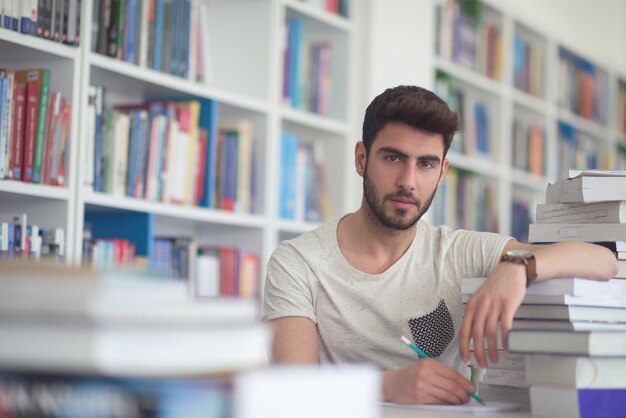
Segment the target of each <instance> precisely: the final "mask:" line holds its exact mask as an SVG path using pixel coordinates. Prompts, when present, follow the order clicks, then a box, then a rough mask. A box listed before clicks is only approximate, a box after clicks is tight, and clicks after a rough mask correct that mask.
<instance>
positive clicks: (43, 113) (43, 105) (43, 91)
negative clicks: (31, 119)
mask: <svg viewBox="0 0 626 418" xmlns="http://www.w3.org/2000/svg"><path fill="white" fill-rule="evenodd" d="M40 77H41V84H40V87H39V110H38V111H37V131H36V134H35V148H34V150H33V183H41V160H42V156H43V148H44V139H45V136H46V120H47V114H48V96H49V94H50V70H49V69H47V68H43V69H41V74H40Z"/></svg>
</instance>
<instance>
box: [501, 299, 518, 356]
mask: <svg viewBox="0 0 626 418" xmlns="http://www.w3.org/2000/svg"><path fill="white" fill-rule="evenodd" d="M516 310H517V308H515V309H513V308H505V309H504V311H503V312H502V314H501V316H500V333H501V334H502V347H504V349H505V350H508V344H507V334H508V332H509V330H510V329H511V328H513V317H514V316H515V311H516Z"/></svg>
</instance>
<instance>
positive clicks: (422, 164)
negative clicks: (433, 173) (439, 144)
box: [419, 160, 435, 169]
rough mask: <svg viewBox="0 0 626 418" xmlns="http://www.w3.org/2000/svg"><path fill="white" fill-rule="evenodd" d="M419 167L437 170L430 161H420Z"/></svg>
mask: <svg viewBox="0 0 626 418" xmlns="http://www.w3.org/2000/svg"><path fill="white" fill-rule="evenodd" d="M419 166H420V167H421V168H425V169H431V168H435V164H434V163H433V162H432V161H428V160H424V161H420V162H419Z"/></svg>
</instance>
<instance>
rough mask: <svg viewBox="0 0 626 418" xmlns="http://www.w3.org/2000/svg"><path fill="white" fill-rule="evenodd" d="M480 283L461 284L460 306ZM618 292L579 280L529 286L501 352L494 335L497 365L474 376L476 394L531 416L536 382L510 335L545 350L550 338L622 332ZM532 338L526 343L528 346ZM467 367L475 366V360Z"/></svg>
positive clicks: (625, 310)
mask: <svg viewBox="0 0 626 418" xmlns="http://www.w3.org/2000/svg"><path fill="white" fill-rule="evenodd" d="M483 281H484V278H465V279H463V283H462V292H463V302H464V303H465V302H467V300H469V298H470V297H471V295H472V294H473V293H474V292H475V291H476V290H477V289H478V287H480V285H481V284H482V282H483ZM619 289H620V285H619V284H618V283H617V280H611V281H608V282H600V281H594V280H587V279H581V278H563V279H553V280H549V281H545V282H537V283H534V284H533V285H531V286H530V287H529V288H528V289H527V291H526V296H525V297H524V300H523V302H522V305H521V306H520V307H519V309H518V310H517V311H516V313H515V317H514V320H513V329H512V330H511V331H510V333H509V340H508V341H509V343H508V344H507V346H506V347H504V346H502V345H501V341H502V338H501V336H500V335H499V336H498V351H499V352H498V358H499V361H498V363H495V364H489V365H488V367H487V368H486V369H483V370H481V371H480V372H479V373H478V379H477V382H476V384H477V386H478V393H479V395H480V396H481V397H482V398H483V399H484V400H487V401H507V402H514V403H518V404H520V405H521V406H522V408H523V409H531V410H532V411H533V415H535V409H534V408H535V406H534V404H533V389H532V387H533V385H534V384H536V383H538V382H537V381H535V380H534V377H533V376H534V375H532V374H531V375H529V370H531V369H530V367H529V365H528V362H529V361H530V360H529V359H530V358H531V357H532V356H525V354H529V351H526V350H527V349H528V347H526V348H524V349H520V347H519V346H518V345H515V344H512V343H511V339H510V335H525V334H526V333H528V334H530V335H539V336H540V337H543V336H545V337H546V338H548V339H547V341H548V342H547V344H548V345H549V338H550V336H551V335H553V336H565V335H570V334H571V335H578V334H580V335H583V334H585V333H588V332H591V331H594V332H609V333H611V332H618V333H619V332H622V333H626V307H622V306H620V304H621V298H620V294H619ZM533 338H534V337H529V338H528V344H530V345H531V346H532V344H533ZM538 338H539V337H538ZM557 338H558V337H557ZM472 365H473V366H476V365H477V363H476V362H475V360H472ZM622 380H624V379H622ZM624 382H625V383H626V380H624ZM539 383H541V382H539ZM529 388H530V392H529ZM537 415H539V413H537ZM542 416H546V415H542ZM547 416H550V415H547Z"/></svg>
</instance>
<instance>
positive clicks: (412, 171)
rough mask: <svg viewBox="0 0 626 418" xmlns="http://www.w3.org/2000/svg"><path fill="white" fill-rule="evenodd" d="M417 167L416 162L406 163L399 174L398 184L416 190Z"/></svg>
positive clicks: (406, 188) (403, 187) (402, 187)
mask: <svg viewBox="0 0 626 418" xmlns="http://www.w3.org/2000/svg"><path fill="white" fill-rule="evenodd" d="M416 176H417V167H416V166H415V164H404V165H403V166H402V168H401V169H400V173H399V176H398V186H399V187H400V188H401V189H404V190H409V191H414V190H415V178H416Z"/></svg>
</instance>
